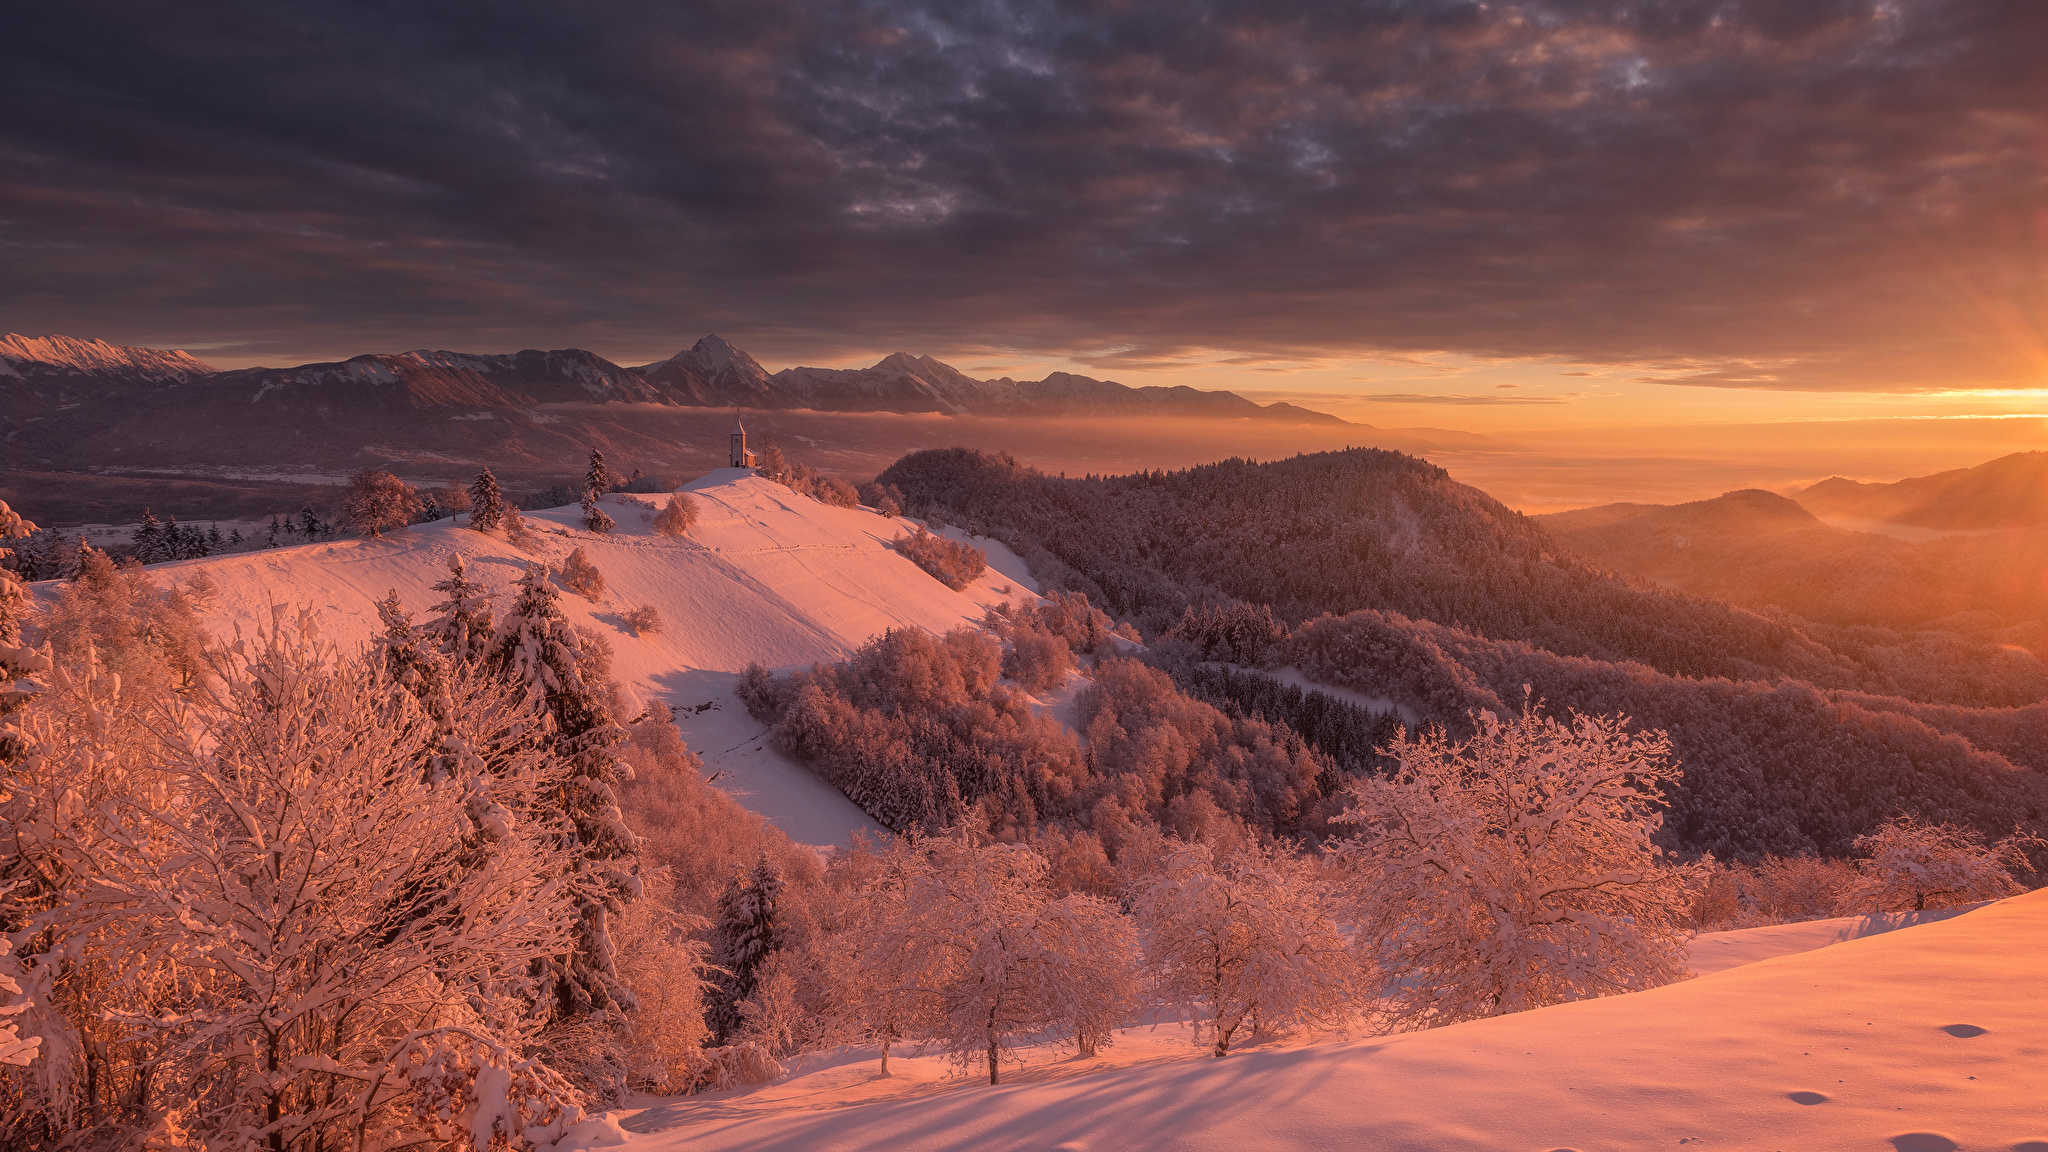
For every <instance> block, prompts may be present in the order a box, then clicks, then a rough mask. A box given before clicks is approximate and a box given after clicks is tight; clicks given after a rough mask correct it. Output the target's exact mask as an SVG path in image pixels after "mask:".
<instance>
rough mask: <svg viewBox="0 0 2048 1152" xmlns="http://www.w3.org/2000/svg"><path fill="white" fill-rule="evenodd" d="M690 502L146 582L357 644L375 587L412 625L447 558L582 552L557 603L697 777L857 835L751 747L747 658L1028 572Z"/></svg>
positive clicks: (839, 806) (949, 610) (762, 495)
mask: <svg viewBox="0 0 2048 1152" xmlns="http://www.w3.org/2000/svg"><path fill="white" fill-rule="evenodd" d="M686 490H687V491H689V492H690V493H692V494H693V495H694V496H695V498H696V499H697V500H698V502H699V504H700V506H701V508H702V513H701V516H700V518H699V520H698V522H697V524H696V526H695V527H693V528H692V529H691V532H690V535H689V537H688V538H686V539H683V540H671V539H669V538H666V537H663V536H659V535H656V534H654V533H653V531H652V529H651V526H650V522H649V521H650V518H651V515H652V507H653V501H654V500H655V499H656V498H655V497H631V496H614V497H612V498H611V499H612V501H613V503H612V505H610V510H611V514H612V516H613V518H614V519H616V520H617V521H618V530H617V531H616V532H615V533H612V534H610V535H598V534H596V533H591V532H586V531H584V530H583V529H582V528H581V527H580V512H579V510H578V509H576V508H574V507H569V508H561V509H555V510H553V511H546V512H535V513H530V514H528V517H527V518H528V520H529V521H530V522H532V524H533V525H534V527H535V528H536V529H540V530H541V531H539V532H537V534H536V539H535V542H534V543H533V544H532V545H531V546H530V547H529V548H528V549H525V550H522V549H520V548H518V547H515V546H513V545H512V544H510V543H508V542H507V541H505V540H504V539H503V538H502V537H501V536H497V535H487V534H484V533H480V532H475V531H472V530H470V529H469V528H467V527H465V526H459V525H457V524H455V523H453V522H452V521H449V520H441V521H437V522H435V523H432V524H424V525H417V526H415V527H412V528H409V529H406V530H404V531H400V532H395V533H392V534H390V535H388V536H385V537H383V538H380V539H360V540H340V541H336V542H332V543H322V544H307V545H300V546H298V547H290V548H278V549H271V550H267V551H262V552H247V553H239V554H234V555H226V556H216V557H211V558H208V559H204V560H187V561H179V562H176V563H170V564H163V565H155V566H152V567H151V569H150V571H151V572H152V573H154V574H156V575H157V577H158V578H159V579H160V580H167V581H177V582H181V583H184V584H187V585H188V586H189V585H192V584H193V582H194V581H198V582H199V585H200V586H201V587H204V588H209V589H210V590H209V591H206V592H204V594H203V600H204V617H205V619H206V620H207V621H208V622H209V624H210V625H211V626H212V627H214V628H215V629H216V631H218V632H219V633H221V634H223V635H225V634H228V633H230V632H232V631H233V629H235V628H236V627H241V628H243V629H245V630H246V629H248V628H250V627H251V626H252V625H254V624H256V623H257V622H259V621H263V620H267V619H269V617H270V614H271V612H272V611H273V610H274V609H296V608H299V607H305V608H310V609H313V610H314V611H315V612H316V613H317V614H318V617H317V618H318V622H319V627H320V629H321V632H322V634H323V635H324V636H325V637H327V638H328V639H330V640H333V641H335V642H337V643H340V644H342V645H344V646H354V645H356V644H359V643H363V642H365V641H367V640H369V639H370V638H371V637H372V636H373V635H375V634H376V633H377V632H378V631H379V629H380V626H379V624H378V620H377V614H376V609H375V607H374V604H375V601H376V600H378V599H379V598H381V597H383V596H384V595H385V593H386V592H387V591H389V590H393V589H395V590H397V592H398V594H399V597H400V599H401V600H402V601H403V602H404V603H405V604H406V606H407V607H408V608H409V609H411V610H412V611H414V612H415V613H416V614H420V613H423V612H424V611H425V610H426V609H427V608H428V607H430V606H431V605H432V604H433V603H434V602H435V601H436V600H437V599H438V598H439V597H438V596H437V594H435V593H434V592H432V591H430V588H429V586H430V585H432V584H434V583H435V582H437V581H439V580H442V579H445V578H446V576H447V571H448V564H449V561H450V559H451V558H453V557H455V556H458V555H459V556H461V557H463V559H464V561H465V563H466V564H467V565H468V568H469V571H470V573H471V574H472V576H474V577H476V578H480V579H482V580H483V581H484V582H485V583H487V584H490V585H493V586H496V587H497V588H499V589H501V590H503V589H507V588H509V587H510V586H511V584H512V582H513V581H514V580H515V579H517V578H518V576H519V575H520V574H521V573H523V572H524V571H525V570H526V567H527V565H529V564H535V563H540V564H551V565H559V564H560V562H561V561H562V560H563V559H564V558H565V557H566V556H567V555H568V554H569V552H570V551H571V550H572V549H574V548H582V549H583V550H584V552H585V553H586V555H588V556H589V557H590V559H591V560H592V561H593V562H594V563H595V564H596V565H597V568H598V570H599V571H600V572H602V573H603V575H604V578H605V582H606V585H607V589H606V594H605V596H604V597H603V598H602V599H600V600H599V601H596V602H592V601H588V600H585V599H583V598H581V597H578V596H574V595H565V596H564V597H563V599H562V606H563V609H564V611H565V612H566V613H567V614H568V616H569V617H570V619H571V620H572V621H573V622H574V623H576V624H580V625H584V626H586V627H590V628H593V629H595V630H596V631H597V632H598V633H599V634H601V635H604V636H606V637H608V638H609V639H610V642H611V644H612V647H613V649H614V651H615V654H616V655H615V661H614V665H613V673H614V675H615V677H616V678H617V679H618V680H619V681H620V682H621V683H622V684H624V685H625V686H626V687H627V688H628V689H629V690H631V691H632V692H633V693H635V694H636V695H637V696H638V697H639V698H640V699H641V700H642V701H644V702H648V703H665V704H669V705H672V706H674V707H675V708H676V709H677V710H678V716H677V720H678V722H679V723H680V724H681V725H682V728H683V733H684V736H685V738H686V739H687V740H688V742H689V744H690V746H691V747H692V748H694V749H697V750H698V751H700V752H701V753H703V754H704V755H705V757H706V766H705V772H706V774H707V775H708V774H711V773H723V774H724V779H723V781H722V782H723V784H724V785H725V786H726V787H728V788H729V789H730V790H732V791H734V792H735V794H736V796H737V797H738V798H739V799H741V801H742V802H743V803H745V804H747V805H748V806H749V807H753V808H755V810H756V811H759V812H761V813H762V814H763V815H766V816H768V817H769V818H770V819H771V820H774V821H775V822H776V823H777V824H779V825H780V826H781V827H782V828H783V830H784V831H786V832H789V833H790V834H791V835H792V836H795V837H797V838H798V839H800V840H806V841H808V842H811V843H816V844H835V843H839V842H841V841H843V840H844V839H845V838H846V836H847V835H848V833H850V832H851V831H852V830H853V829H855V828H871V827H872V825H871V824H870V823H869V821H868V820H867V818H866V817H865V816H864V815H863V814H862V813H861V812H860V811H859V809H857V808H855V807H854V806H853V805H852V804H851V803H850V802H849V801H847V800H846V798H845V797H843V796H841V795H840V794H839V793H838V792H836V791H834V790H833V789H832V788H831V787H830V786H828V785H826V784H825V783H824V782H823V781H821V780H819V779H818V778H817V777H816V776H813V775H812V774H811V773H810V772H808V771H806V770H805V769H803V768H801V767H798V766H797V765H795V764H794V763H792V762H790V761H788V760H786V759H785V758H783V757H782V756H781V755H780V754H778V753H777V752H776V751H775V750H774V749H773V748H772V747H760V748H757V747H756V745H758V744H759V743H760V741H759V740H758V737H759V736H760V734H761V725H759V724H757V723H755V722H754V721H753V720H752V719H751V718H750V717H748V716H747V714H746V710H745V709H744V708H742V707H740V706H739V705H738V704H736V703H734V702H733V701H732V699H731V696H730V688H731V684H732V682H733V680H734V678H735V677H736V675H737V673H739V672H740V671H741V670H743V669H744V668H745V667H746V666H747V664H748V663H750V662H753V661H760V662H761V663H763V664H766V665H769V666H771V667H777V668H789V667H796V666H807V665H809V664H811V663H812V662H814V661H819V660H837V659H842V658H844V657H845V656H846V655H847V654H848V653H849V652H851V651H852V650H853V649H854V648H856V647H858V646H859V645H860V644H861V643H862V642H863V641H865V640H867V639H868V638H869V637H870V636H873V635H875V634H876V633H879V632H881V631H883V630H885V629H888V628H895V627H904V626H916V627H923V628H928V629H932V630H934V631H944V630H946V629H948V628H952V627H956V626H958V625H961V624H965V623H970V622H974V621H979V620H980V619H981V616H982V612H983V610H984V608H985V607H986V606H989V605H994V604H999V603H1002V602H1004V601H1006V600H1010V601H1018V602H1028V601H1032V600H1035V599H1036V596H1035V595H1034V594H1033V593H1032V591H1031V590H1030V589H1031V583H1030V579H1029V575H1028V574H1027V573H1025V572H1024V571H1023V569H1022V566H1021V565H1020V564H1018V562H1017V561H1016V559H1015V557H1013V556H1008V555H1007V554H1006V553H1005V552H1004V551H1003V549H1002V548H1001V546H1000V545H992V548H993V551H994V555H993V556H992V557H991V559H992V561H993V566H992V567H991V568H990V569H989V570H988V572H986V573H985V574H984V575H983V576H982V577H981V578H980V579H979V580H977V581H975V582H974V583H972V584H970V585H968V586H967V588H966V589H965V590H963V591H961V592H954V591H952V590H951V589H949V588H947V587H946V586H945V585H943V584H941V583H939V582H938V581H937V580H935V579H933V578H932V577H931V576H929V575H927V574H926V573H925V572H924V570H923V569H921V568H918V567H917V566H916V565H914V564H912V563H911V562H910V561H909V560H907V559H905V558H904V557H903V556H901V555H900V554H898V553H897V552H895V551H894V550H893V549H891V548H890V547H889V546H888V545H889V541H890V540H892V539H894V538H895V537H896V536H897V535H899V534H901V533H902V532H903V531H904V530H905V529H906V526H907V522H903V521H897V520H892V519H889V518H885V517H882V516H879V515H877V514H875V513H874V512H872V511H869V510H852V509H846V508H835V507H831V506H829V505H825V504H821V503H818V502H817V501H815V500H812V499H810V498H808V497H804V496H798V495H796V494H795V493H793V492H791V491H790V490H789V489H787V488H785V487H783V486H782V485H780V484H776V483H774V482H772V481H768V480H763V479H760V478H758V477H756V476H754V475H752V474H751V473H749V472H746V471H743V470H740V469H721V470H718V471H715V472H712V473H710V474H708V475H706V476H704V477H701V478H700V479H698V480H696V481H694V482H693V483H691V484H690V485H689V486H688V488H687V489H686ZM641 501H646V503H641ZM1006 569H1007V570H1006ZM32 587H33V588H34V589H35V590H36V591H37V593H38V594H39V595H41V596H44V597H49V596H51V595H54V593H55V585H54V584H53V583H43V584H37V585H32ZM1000 590H1006V591H1000ZM499 603H500V606H501V607H502V605H503V604H504V603H505V601H504V600H503V599H501V600H500V601H499ZM643 605H645V606H652V607H653V608H655V609H656V610H657V611H658V612H659V613H660V614H661V618H662V620H663V623H664V626H663V628H662V630H661V631H659V632H657V633H652V634H647V635H636V634H634V633H633V631H632V630H631V629H630V628H629V627H627V626H626V625H625V623H624V622H623V621H622V619H621V614H622V613H624V612H626V611H629V610H631V609H633V608H637V607H641V606H643ZM703 705H708V707H703V708H701V710H700V706H703Z"/></svg>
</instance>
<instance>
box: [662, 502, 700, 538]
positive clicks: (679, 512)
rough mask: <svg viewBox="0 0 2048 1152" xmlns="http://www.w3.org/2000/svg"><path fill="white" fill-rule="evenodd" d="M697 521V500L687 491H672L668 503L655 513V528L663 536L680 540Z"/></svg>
mask: <svg viewBox="0 0 2048 1152" xmlns="http://www.w3.org/2000/svg"><path fill="white" fill-rule="evenodd" d="M696 523H697V500H696V498H695V497H694V496H691V495H690V494H689V493H687V492H675V493H671V494H670V495H669V498H668V503H667V504H666V505H665V506H663V508H662V510H661V511H660V512H658V513H656V514H655V517H654V530H655V531H656V532H658V533H660V534H661V535H663V536H667V537H669V538H671V539H676V540H680V539H682V538H683V537H684V536H686V535H688V534H689V531H690V528H691V526H692V525H694V524H696Z"/></svg>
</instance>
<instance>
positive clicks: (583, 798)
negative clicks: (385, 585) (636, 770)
mask: <svg viewBox="0 0 2048 1152" xmlns="http://www.w3.org/2000/svg"><path fill="white" fill-rule="evenodd" d="M582 655H583V653H582V641H581V640H580V639H579V638H578V637H577V635H576V632H575V629H573V628H572V627H571V626H570V624H569V620H568V618H567V617H565V616H564V615H563V614H562V606H561V603H560V593H558V592H557V591H556V590H555V586H554V585H553V584H552V583H551V582H550V581H549V580H548V575H547V570H546V569H545V568H543V567H541V566H539V565H534V566H532V567H530V568H528V569H527V571H526V575H524V576H522V577H521V578H520V580H519V592H518V598H517V599H516V600H515V601H514V602H513V604H512V607H511V608H509V609H508V610H507V611H506V613H505V615H504V618H503V619H501V620H500V621H499V622H498V629H497V634H496V636H495V637H494V639H493V641H492V646H491V652H490V655H489V657H488V660H489V663H490V665H491V667H493V668H495V669H497V670H498V671H499V672H500V673H502V674H503V675H505V676H507V677H508V678H510V679H511V680H513V681H514V682H517V683H522V684H528V685H531V686H532V687H533V689H534V690H536V691H537V692H539V693H540V694H541V695H542V696H543V697H544V698H545V700H546V701H547V707H548V712H549V714H550V716H552V717H553V720H554V727H555V731H554V734H553V740H552V743H553V748H554V751H555V753H556V754H557V755H559V756H561V757H562V758H563V759H565V760H567V761H568V762H569V763H570V764H571V765H572V766H573V771H574V775H573V776H572V777H571V778H570V780H569V781H568V782H567V784H566V785H565V786H564V787H563V788H562V789H561V790H560V791H559V792H558V793H557V798H558V802H559V805H560V811H561V814H562V816H563V817H565V818H566V824H565V830H564V831H565V835H567V836H568V837H569V839H570V841H571V846H572V847H573V848H574V850H575V852H574V855H575V858H576V861H577V863H576V867H575V868H574V869H573V870H572V871H571V872H570V874H569V875H568V876H566V877H565V878H564V879H565V880H566V881H567V882H568V884H569V885H570V887H571V888H572V889H573V890H574V891H575V893H576V895H577V899H578V901H579V912H580V915H579V919H578V926H577V946H576V950H575V951H574V953H572V954H571V955H568V956H564V957H559V958H557V959H555V960H553V961H550V962H549V963H548V964H547V965H545V966H544V968H543V970H542V972H541V973H540V974H541V976H542V979H543V983H544V984H545V985H546V987H547V991H548V993H549V994H550V995H551V997H552V1000H553V1011H554V1013H555V1014H556V1015H557V1016H558V1017H575V1016H582V1015H586V1014H588V1013H590V1012H594V1011H598V1010H605V1009H615V1008H616V1009H626V1010H630V1009H631V1008H632V1006H633V1004H634V998H633V994H632V992H631V991H630V990H629V989H628V988H627V987H626V986H625V983H624V982H623V981H621V980H620V978H619V974H618V967H617V962H616V959H615V957H614V955H613V951H612V942H611V933H610V929H609V926H608V921H609V917H610V916H611V915H613V914H614V913H616V912H618V911H620V910H622V909H623V908H624V907H625V904H626V902H627V901H629V900H631V899H633V898H634V897H635V896H637V895H638V894H639V891H640V878H639V876H638V875H637V870H638V862H637V859H636V852H637V846H636V843H635V839H634V836H633V833H632V832H631V831H630V830H629V829H627V827H626V823H625V818H624V816H623V815H622V814H621V813H620V811H619V804H618V797H617V795H616V794H615V792H614V791H613V785H615V784H617V783H620V782H621V781H623V780H625V779H627V778H628V777H627V773H628V772H629V771H630V769H628V768H627V767H626V766H625V765H624V764H623V763H622V762H620V760H619V758H618V757H617V756H616V755H614V754H613V752H612V747H613V745H615V744H617V743H618V742H619V741H620V740H621V739H623V738H624V737H625V734H626V733H625V729H623V728H621V727H619V726H618V725H617V724H616V723H614V722H613V719H612V716H611V712H610V711H609V709H607V708H606V706H605V703H604V697H605V685H603V684H593V683H590V682H589V681H587V680H586V679H585V678H584V675H583V669H582V667H581V664H582Z"/></svg>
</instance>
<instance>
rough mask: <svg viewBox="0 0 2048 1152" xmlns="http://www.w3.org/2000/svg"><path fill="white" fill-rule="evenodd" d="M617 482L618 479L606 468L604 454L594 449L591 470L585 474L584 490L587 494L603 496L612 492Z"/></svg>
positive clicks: (591, 452)
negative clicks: (592, 493)
mask: <svg viewBox="0 0 2048 1152" xmlns="http://www.w3.org/2000/svg"><path fill="white" fill-rule="evenodd" d="M616 482H617V477H615V476H613V475H612V470H611V469H610V468H607V467H605V463H604V453H602V452H600V451H598V450H597V449H595V448H592V449H591V450H590V470H589V471H587V472H585V473H584V474H583V490H584V491H585V492H595V493H597V494H598V495H599V496H602V495H604V494H605V493H607V492H610V491H611V490H612V485H613V484H614V483H616Z"/></svg>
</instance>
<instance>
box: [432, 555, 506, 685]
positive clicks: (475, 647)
mask: <svg viewBox="0 0 2048 1152" xmlns="http://www.w3.org/2000/svg"><path fill="white" fill-rule="evenodd" d="M433 587H434V591H436V592H440V593H442V594H443V595H445V596H446V597H447V599H445V600H443V601H441V602H440V603H439V604H436V605H434V608H433V612H434V615H433V616H432V617H431V618H430V619H428V621H427V622H426V623H425V624H423V625H421V626H420V633H421V638H422V640H423V641H424V642H425V643H427V644H430V645H432V646H433V647H434V648H435V649H437V650H438V651H440V652H442V653H444V654H445V655H447V656H449V657H450V658H452V659H454V660H457V661H460V662H468V661H472V660H478V659H481V658H482V657H483V656H484V655H485V654H486V653H488V652H489V651H490V648H491V635H492V633H491V595H492V594H491V591H490V589H488V588H486V587H484V586H483V585H482V584H480V583H478V582H477V581H475V580H471V579H470V578H469V572H468V570H467V569H466V568H465V567H464V566H463V563H462V557H460V556H456V557H454V558H453V559H451V560H449V561H448V578H447V579H446V580H443V581H441V582H440V583H439V584H436V585H434V586H433Z"/></svg>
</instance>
